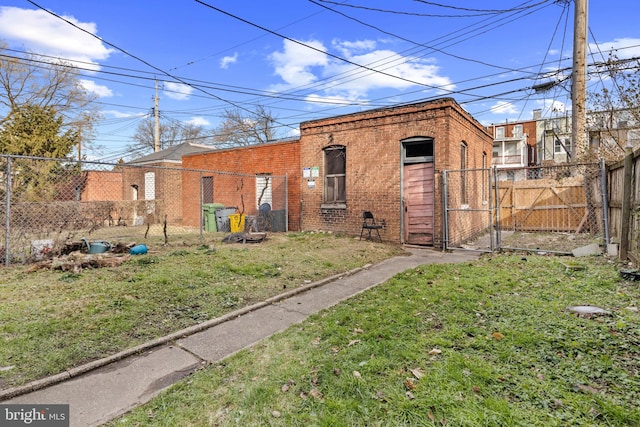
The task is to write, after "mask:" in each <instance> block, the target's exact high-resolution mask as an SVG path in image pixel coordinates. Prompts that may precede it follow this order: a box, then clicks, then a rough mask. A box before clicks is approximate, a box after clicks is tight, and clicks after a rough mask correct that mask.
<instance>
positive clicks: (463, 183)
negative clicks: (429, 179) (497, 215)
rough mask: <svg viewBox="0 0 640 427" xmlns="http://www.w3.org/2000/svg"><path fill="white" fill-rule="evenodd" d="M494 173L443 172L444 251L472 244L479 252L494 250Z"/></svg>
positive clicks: (487, 171) (487, 170) (469, 170)
mask: <svg viewBox="0 0 640 427" xmlns="http://www.w3.org/2000/svg"><path fill="white" fill-rule="evenodd" d="M492 174H493V171H492V170H491V169H466V170H449V171H444V172H443V175H442V182H443V190H442V194H443V203H444V209H443V212H444V214H445V218H444V224H443V225H444V226H443V230H444V236H443V241H444V247H445V249H448V248H460V249H464V248H466V247H469V246H468V244H469V243H470V242H474V245H475V246H474V248H475V249H478V250H487V251H492V250H493V249H494V246H495V236H496V234H495V230H494V228H493V224H494V222H493V212H494V210H493V205H494V203H493V198H494V194H493V193H492V183H493V177H492ZM481 238H482V239H481ZM478 240H482V243H478Z"/></svg>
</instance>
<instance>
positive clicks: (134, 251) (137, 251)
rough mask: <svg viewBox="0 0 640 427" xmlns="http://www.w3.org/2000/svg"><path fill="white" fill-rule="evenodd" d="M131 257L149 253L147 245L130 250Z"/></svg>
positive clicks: (136, 246)
mask: <svg viewBox="0 0 640 427" xmlns="http://www.w3.org/2000/svg"><path fill="white" fill-rule="evenodd" d="M129 253H130V254H131V255H142V254H146V253H147V245H135V246H134V247H132V248H131V249H129Z"/></svg>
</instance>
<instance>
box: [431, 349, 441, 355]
mask: <svg viewBox="0 0 640 427" xmlns="http://www.w3.org/2000/svg"><path fill="white" fill-rule="evenodd" d="M441 353H442V350H440V349H439V348H434V349H433V350H431V351H429V354H431V355H435V354H441Z"/></svg>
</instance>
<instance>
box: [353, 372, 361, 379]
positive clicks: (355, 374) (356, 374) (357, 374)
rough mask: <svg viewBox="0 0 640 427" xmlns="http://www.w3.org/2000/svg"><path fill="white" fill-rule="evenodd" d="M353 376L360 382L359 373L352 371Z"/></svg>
mask: <svg viewBox="0 0 640 427" xmlns="http://www.w3.org/2000/svg"><path fill="white" fill-rule="evenodd" d="M353 376H354V377H356V378H357V379H359V380H361V379H362V375H361V374H360V372H358V371H353Z"/></svg>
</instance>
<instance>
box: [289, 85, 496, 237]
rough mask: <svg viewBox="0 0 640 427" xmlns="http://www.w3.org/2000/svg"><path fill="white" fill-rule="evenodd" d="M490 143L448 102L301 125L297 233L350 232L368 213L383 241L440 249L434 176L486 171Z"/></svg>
mask: <svg viewBox="0 0 640 427" xmlns="http://www.w3.org/2000/svg"><path fill="white" fill-rule="evenodd" d="M492 145H493V137H492V135H490V134H489V133H487V131H486V130H485V128H484V127H483V126H482V125H481V124H480V123H479V122H477V121H476V120H475V119H473V117H471V115H469V114H468V113H467V112H466V111H465V110H464V109H462V108H461V107H460V106H459V105H458V104H457V103H456V102H455V100H453V99H451V98H442V99H438V100H435V101H431V102H424V103H419V104H411V105H404V106H398V107H390V108H381V109H376V110H370V111H364V112H361V113H355V114H348V115H343V116H337V117H330V118H326V119H320V120H313V121H308V122H304V123H302V124H301V125H300V166H301V167H302V168H303V178H302V186H301V206H302V212H301V218H302V229H303V230H330V231H334V232H341V233H346V234H350V235H358V234H359V233H360V230H361V224H362V212H363V211H372V212H373V213H374V215H375V216H376V218H377V220H378V222H382V223H383V224H384V229H383V230H382V232H383V239H384V240H387V241H391V242H399V243H407V244H421V245H433V246H437V247H440V246H442V218H443V216H442V212H441V203H440V201H441V190H440V188H441V185H440V174H441V171H443V170H446V169H456V170H458V169H473V168H488V167H489V165H490V162H491V154H492ZM457 185H458V186H460V188H459V191H458V192H457V193H456V194H458V196H459V197H461V198H463V199H465V198H468V197H471V196H469V194H471V192H469V191H468V188H467V183H466V182H465V181H464V180H462V181H461V182H460V183H458V184H457ZM474 194H475V193H474ZM473 197H475V196H473ZM478 197H481V196H478ZM463 201H464V200H463Z"/></svg>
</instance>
